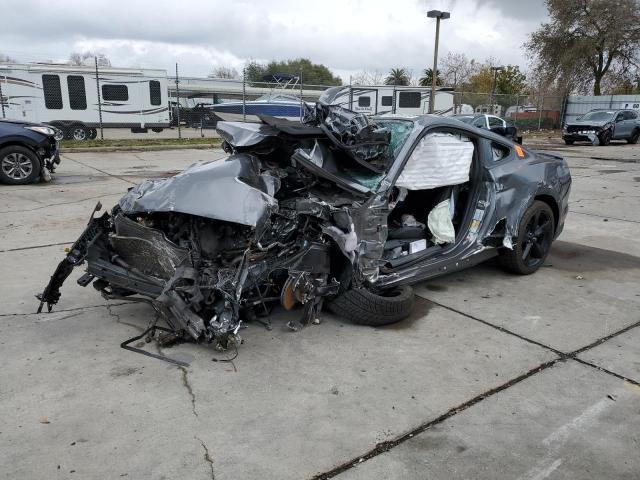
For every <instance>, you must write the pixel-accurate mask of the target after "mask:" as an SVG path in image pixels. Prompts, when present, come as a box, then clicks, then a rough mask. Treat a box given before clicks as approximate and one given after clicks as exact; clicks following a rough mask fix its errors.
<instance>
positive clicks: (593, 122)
mask: <svg viewBox="0 0 640 480" xmlns="http://www.w3.org/2000/svg"><path fill="white" fill-rule="evenodd" d="M611 122H612V120H572V121H570V122H567V126H573V127H576V126H591V127H603V126H605V125H606V124H607V123H611Z"/></svg>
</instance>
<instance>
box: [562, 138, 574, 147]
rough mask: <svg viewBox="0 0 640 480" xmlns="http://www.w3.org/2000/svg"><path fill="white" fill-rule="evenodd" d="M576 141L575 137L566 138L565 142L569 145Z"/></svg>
mask: <svg viewBox="0 0 640 480" xmlns="http://www.w3.org/2000/svg"><path fill="white" fill-rule="evenodd" d="M575 142H576V141H575V140H574V139H573V138H565V139H564V143H566V144H567V145H573V144H574V143H575Z"/></svg>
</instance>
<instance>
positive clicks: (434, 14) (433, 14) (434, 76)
mask: <svg viewBox="0 0 640 480" xmlns="http://www.w3.org/2000/svg"><path fill="white" fill-rule="evenodd" d="M450 16H451V14H450V13H449V12H441V11H440V10H430V11H428V12H427V17H429V18H435V19H436V45H435V48H434V50H433V70H432V72H431V92H430V94H429V113H433V107H434V104H435V101H436V84H437V80H438V43H439V41H440V20H441V19H442V20H445V19H447V18H449V17H450Z"/></svg>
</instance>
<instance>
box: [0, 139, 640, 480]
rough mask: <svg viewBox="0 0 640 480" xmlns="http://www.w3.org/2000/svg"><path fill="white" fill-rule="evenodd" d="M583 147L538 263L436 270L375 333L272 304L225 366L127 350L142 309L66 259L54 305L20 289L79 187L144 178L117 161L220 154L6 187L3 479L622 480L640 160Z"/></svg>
mask: <svg viewBox="0 0 640 480" xmlns="http://www.w3.org/2000/svg"><path fill="white" fill-rule="evenodd" d="M566 150H567V149H565V150H563V152H564V151H566ZM600 150H601V149H600V148H598V151H600ZM614 150H615V151H616V152H617V151H620V152H622V151H626V152H632V149H625V150H623V148H622V147H620V148H618V149H615V148H614V149H613V150H612V152H613V151H614ZM581 151H582V150H575V151H572V152H571V154H572V158H571V159H570V160H569V163H570V166H571V167H572V168H575V170H574V172H575V174H576V175H575V177H574V185H573V195H574V196H575V197H574V198H575V199H578V200H580V199H582V201H580V202H577V203H572V207H571V208H572V210H576V212H575V213H571V214H570V215H569V218H568V220H567V225H566V229H565V232H564V233H563V234H562V237H561V238H560V240H559V241H558V242H557V243H556V244H555V246H554V249H553V251H552V255H551V257H550V258H549V261H548V265H547V266H546V267H545V268H543V269H542V270H541V271H540V272H538V273H537V274H535V275H533V276H529V277H514V276H509V275H505V274H504V273H502V272H501V271H499V270H498V269H497V268H496V267H495V265H492V264H488V265H484V266H481V267H478V268H474V269H471V270H468V271H466V272H461V273H456V274H453V275H450V276H448V277H443V278H440V279H436V280H433V281H431V282H429V283H425V284H423V285H420V286H418V287H417V291H418V293H419V294H420V295H421V297H419V298H418V299H417V303H416V309H415V311H414V314H413V315H412V317H411V318H409V319H408V320H406V321H405V322H402V323H400V324H398V325H395V326H391V327H385V328H377V329H376V328H364V327H358V326H355V325H351V324H348V323H345V322H343V321H342V320H340V319H338V318H336V317H333V316H331V315H328V314H327V315H325V316H324V317H323V322H322V324H321V325H312V326H309V327H308V328H306V329H304V330H303V331H301V332H298V333H292V332H290V331H288V329H287V328H286V327H285V325H286V322H287V321H288V320H289V318H290V317H291V316H292V315H297V312H293V313H291V312H283V311H281V310H276V311H275V312H274V314H273V315H272V318H271V320H272V324H273V330H272V331H267V330H265V329H264V328H263V327H261V326H260V325H258V324H250V325H249V326H248V328H247V329H246V330H244V331H243V338H244V339H245V343H244V344H243V345H242V346H241V347H240V350H239V356H238V357H237V358H236V359H235V360H234V362H233V364H230V363H223V362H219V361H212V360H214V359H218V360H219V359H220V355H219V353H218V352H216V351H215V350H214V349H213V348H212V347H211V346H206V345H194V344H190V343H184V344H178V345H175V346H173V347H171V348H160V347H159V346H158V345H157V344H155V343H153V344H146V345H144V344H143V345H141V348H146V349H154V348H155V349H157V351H158V352H159V353H160V354H163V355H166V356H169V357H172V358H176V359H180V360H183V361H186V362H188V363H190V367H188V368H184V367H177V366H174V365H170V364H168V363H165V362H162V361H159V360H157V359H154V358H150V357H146V356H143V355H139V354H136V353H133V352H130V351H125V350H122V349H120V348H119V344H120V343H121V342H122V341H123V340H125V339H128V338H131V337H133V336H135V335H139V334H140V332H141V331H143V330H144V329H145V328H146V326H147V325H148V324H149V321H150V320H152V319H153V316H154V311H153V309H151V307H150V306H148V305H146V304H139V303H128V302H123V301H117V302H116V301H112V302H107V301H104V300H102V298H101V297H100V296H99V294H98V293H97V292H95V291H94V290H93V289H92V288H86V289H85V288H81V287H79V286H78V285H77V284H76V283H75V282H74V280H75V278H77V277H78V276H79V275H80V272H79V271H78V272H75V273H74V275H72V278H71V279H70V280H69V281H68V282H67V283H66V284H65V286H64V288H63V290H62V299H61V303H60V305H59V306H56V308H55V310H54V311H53V312H52V313H50V314H41V315H35V314H34V313H33V312H34V311H35V309H36V307H37V302H36V301H35V299H34V297H33V295H34V294H35V293H37V292H38V291H39V290H40V289H41V288H42V287H43V286H44V284H45V283H46V281H47V279H48V278H49V276H50V275H51V272H52V271H53V268H54V267H55V265H56V264H57V262H58V261H59V260H60V258H61V257H62V255H63V254H64V252H63V247H64V246H65V245H67V242H65V241H66V240H74V239H75V238H76V236H77V235H78V234H79V233H80V231H81V230H82V228H83V226H84V224H85V223H86V219H87V217H88V215H89V213H90V211H91V209H92V208H93V201H92V200H87V201H86V202H84V201H83V199H86V198H87V197H90V196H91V197H93V196H97V195H98V194H100V193H103V194H104V198H106V199H107V201H106V202H103V203H104V205H105V207H106V208H108V207H109V205H108V203H109V202H112V201H115V198H117V195H118V194H119V193H118V192H123V191H124V190H125V189H126V188H127V185H128V184H129V183H130V182H134V181H137V180H136V179H137V178H138V177H136V176H131V175H130V173H129V172H134V171H135V173H136V175H139V178H143V177H144V176H145V175H146V174H149V175H153V174H155V173H154V172H158V171H172V170H176V169H180V168H183V167H185V166H187V165H188V164H190V163H192V162H193V161H195V160H197V159H211V158H217V157H219V156H221V155H222V153H221V152H220V151H219V150H216V151H204V150H197V151H191V152H189V151H185V150H180V151H178V152H170V151H164V152H146V153H139V152H136V153H135V154H131V153H118V154H98V153H86V154H80V153H76V154H71V155H68V156H66V157H68V158H65V159H63V163H62V165H61V167H60V170H59V174H58V175H57V177H56V179H55V180H54V182H52V183H51V184H46V185H33V186H28V187H24V186H23V187H15V188H14V187H6V188H5V187H4V186H3V187H2V188H0V201H3V202H4V203H3V208H6V209H8V210H7V211H8V212H10V213H3V214H1V216H0V240H1V241H2V246H3V248H4V250H2V251H0V265H2V267H0V268H2V274H3V278H4V279H11V281H5V282H2V283H0V297H1V298H2V300H3V302H2V307H0V352H1V353H0V355H2V359H3V369H0V400H1V401H0V417H1V418H3V419H5V421H4V422H3V425H2V427H0V465H2V467H3V468H2V469H0V477H4V478H7V479H9V478H11V479H13V478H33V479H37V478H47V479H49V478H69V477H71V476H77V477H78V478H83V479H94V478H95V479H102V478H112V477H119V476H124V475H126V476H128V477H129V478H140V479H146V478H149V479H160V478H194V479H198V478H202V479H213V478H217V479H225V478H227V479H235V478H260V479H267V478H274V479H278V480H281V479H289V478H291V479H294V478H296V479H297V478H312V477H317V478H330V477H336V476H337V478H424V477H425V476H428V477H429V478H447V479H449V478H469V477H473V478H480V479H482V478H486V479H494V478H518V477H522V478H533V477H536V476H537V478H541V476H544V475H548V476H549V477H553V478H556V477H557V478H587V477H589V476H594V475H595V476H596V477H599V478H611V479H617V478H620V479H622V478H629V477H630V476H632V475H633V474H634V472H637V471H638V469H640V466H639V465H638V463H637V455H636V452H637V442H638V439H637V434H636V432H637V430H638V426H639V425H638V424H637V418H638V417H637V406H638V404H639V400H638V399H639V398H640V394H639V393H638V392H640V387H639V386H638V381H640V351H639V350H638V348H637V345H638V335H639V333H638V332H639V331H640V327H639V326H638V325H637V322H638V318H637V315H636V313H635V312H637V311H638V307H639V306H640V294H638V291H637V285H638V284H639V283H640V263H639V262H640V244H639V243H638V241H637V238H638V237H639V236H640V227H638V223H640V217H639V216H638V215H639V214H638V209H637V208H635V206H634V204H633V202H631V201H630V199H633V198H635V197H636V196H637V194H638V192H639V190H638V188H639V187H640V182H638V181H636V180H634V178H640V165H636V164H632V163H612V162H606V161H601V160H590V159H588V158H584V157H580V156H579V152H581ZM585 151H586V150H585ZM633 152H635V150H633ZM633 154H634V153H631V155H633ZM589 156H590V155H589ZM71 160H73V161H71ZM603 170H607V174H603V173H602V171H603ZM602 187H606V188H602ZM624 197H629V198H624ZM5 205H6V207H5ZM43 206H46V207H47V208H39V207H43ZM32 209H33V210H32ZM19 210H30V211H20V212H18V211H19ZM604 219H606V220H607V221H604ZM578 277H580V278H578ZM620 332H621V333H620ZM613 334H616V335H615V336H612V335H613ZM603 338H605V339H606V340H604V341H601V339H603ZM585 346H589V347H590V348H589V349H588V350H585V351H580V353H579V354H578V356H577V357H575V358H566V357H567V355H571V354H572V352H575V351H576V350H580V349H581V348H583V347H585ZM581 362H585V363H581ZM625 378H626V379H628V381H625ZM365 457H366V458H365ZM361 458H363V460H362V461H360V459H361ZM354 464H356V465H357V466H355V467H354ZM341 465H342V466H345V468H343V469H342V470H340V471H338V470H336V468H337V467H340V466H341ZM72 470H73V471H74V473H73V474H71V473H70V472H71V471H72Z"/></svg>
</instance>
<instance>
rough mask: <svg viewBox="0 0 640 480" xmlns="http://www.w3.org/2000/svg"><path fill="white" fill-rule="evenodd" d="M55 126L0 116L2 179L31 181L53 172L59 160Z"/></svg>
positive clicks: (11, 181) (16, 181)
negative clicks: (0, 118)
mask: <svg viewBox="0 0 640 480" xmlns="http://www.w3.org/2000/svg"><path fill="white" fill-rule="evenodd" d="M55 135H56V129H55V128H53V127H50V126H48V125H44V124H41V123H31V122H23V121H20V120H0V182H1V183H8V184H10V185H22V184H25V183H32V182H35V181H37V180H38V179H40V178H42V179H44V180H48V179H50V174H51V173H52V172H53V171H54V170H55V167H56V165H58V164H59V163H60V157H59V155H58V142H57V141H56V139H55V138H54V137H55Z"/></svg>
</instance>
